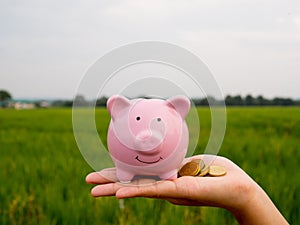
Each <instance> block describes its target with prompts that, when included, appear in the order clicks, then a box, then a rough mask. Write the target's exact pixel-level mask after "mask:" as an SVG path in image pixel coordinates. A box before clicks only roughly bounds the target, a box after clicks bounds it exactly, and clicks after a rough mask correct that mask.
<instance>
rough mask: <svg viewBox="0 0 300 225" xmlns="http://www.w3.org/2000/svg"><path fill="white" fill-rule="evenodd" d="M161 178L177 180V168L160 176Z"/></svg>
mask: <svg viewBox="0 0 300 225" xmlns="http://www.w3.org/2000/svg"><path fill="white" fill-rule="evenodd" d="M159 178H160V179H162V180H175V179H177V170H176V169H175V170H172V171H169V172H167V173H164V174H162V175H160V176H159Z"/></svg>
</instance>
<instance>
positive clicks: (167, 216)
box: [0, 107, 300, 225]
mask: <svg viewBox="0 0 300 225" xmlns="http://www.w3.org/2000/svg"><path fill="white" fill-rule="evenodd" d="M198 111H199V115H200V118H201V135H202V136H203V138H201V140H200V142H199V146H198V150H197V151H198V152H200V153H201V151H202V149H204V148H205V144H206V141H207V137H206V135H208V134H209V122H208V121H209V110H208V109H207V108H199V110H198ZM96 116H97V121H99V122H98V123H101V124H104V127H105V126H107V123H108V120H109V116H108V114H107V112H106V110H105V109H98V110H97V113H96ZM227 117H228V121H227V130H226V135H225V139H224V142H223V145H222V148H221V151H220V152H219V155H223V156H226V157H228V158H230V159H231V160H232V161H234V162H235V163H236V164H238V165H239V166H240V167H242V168H243V169H244V170H245V171H246V172H247V173H248V174H249V175H250V176H251V177H252V178H253V179H254V180H256V181H257V182H258V183H259V184H260V185H261V186H262V187H263V188H264V189H265V190H266V192H267V193H268V194H269V195H270V197H271V199H272V200H273V201H274V203H275V204H276V206H277V207H278V208H279V210H280V211H281V212H282V213H283V215H284V216H285V217H286V219H287V220H288V221H289V222H290V223H291V224H296V223H298V222H299V221H300V207H299V204H300V196H299V195H300V174H299V171H298V170H299V162H300V152H299V150H300V108H296V107H291V108H288V107H287V108H280V107H278V108H277V107H276V108H275V107H274V108H272V107H270V108H246V107H245V108H228V109H227ZM203 121H204V122H203ZM205 121H207V122H205ZM99 133H100V135H101V136H103V137H105V130H104V131H102V132H99ZM0 160H1V161H0V162H1V163H0V182H1V185H0V224H2V225H6V224H16V225H17V224H32V225H34V224H45V225H48V224H49V225H50V224H51V225H55V224H73V225H76V224H89V225H92V224H99V225H100V224H101V225H102V224H126V225H127V224H135V225H136V224H147V225H149V224H150V225H152V224H153V225H164V224H170V225H171V224H172V225H173V224H178V225H180V224H185V225H189V224H193V225H195V224H234V218H233V217H232V216H231V214H230V213H229V212H227V211H226V210H223V209H216V208H210V207H184V206H174V205H172V204H170V203H168V202H165V201H163V200H153V199H143V198H138V199H125V202H124V204H125V207H124V208H122V207H121V208H120V206H119V202H118V200H117V199H115V198H114V197H105V198H98V199H94V198H92V197H91V196H90V194H89V192H90V189H91V186H90V185H87V184H86V183H85V176H86V174H88V173H89V172H91V171H92V169H91V168H90V166H89V165H88V164H87V163H86V162H85V160H84V159H83V157H82V156H81V154H80V151H79V150H78V148H77V145H76V142H75V139H74V136H73V130H72V112H71V109H36V110H28V111H15V110H3V109H2V110H0Z"/></svg>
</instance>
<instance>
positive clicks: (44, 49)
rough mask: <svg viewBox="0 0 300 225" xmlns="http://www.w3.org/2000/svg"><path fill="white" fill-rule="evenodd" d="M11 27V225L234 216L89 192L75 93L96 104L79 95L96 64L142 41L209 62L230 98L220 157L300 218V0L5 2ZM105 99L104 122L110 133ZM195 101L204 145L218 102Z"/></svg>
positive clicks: (6, 131) (5, 48)
mask: <svg viewBox="0 0 300 225" xmlns="http://www.w3.org/2000/svg"><path fill="white" fill-rule="evenodd" d="M0 28H1V29H0V162H1V163H0V182H1V185H0V202H1V203H0V224H71V223H72V224H145V223H146V224H197V223H198V224H234V223H235V222H234V218H233V217H232V216H231V215H230V214H229V213H228V212H227V211H225V210H222V209H215V208H209V207H201V208H199V207H183V206H181V207H179V206H173V205H171V204H169V203H167V202H164V201H159V200H150V199H130V200H125V203H124V205H123V203H122V204H119V202H118V201H117V200H116V199H115V198H113V197H111V198H101V199H93V198H92V197H91V196H90V194H89V191H90V188H91V187H90V186H89V185H86V184H85V181H84V178H85V176H86V174H87V173H89V172H91V171H92V169H91V167H90V166H89V165H88V164H87V163H86V162H85V160H84V159H83V157H82V156H81V154H80V151H79V150H78V147H77V145H76V142H75V139H74V135H73V130H72V111H71V106H72V103H73V98H74V99H75V100H76V101H79V102H82V106H87V105H89V100H87V99H85V96H80V95H77V93H76V91H77V88H78V85H79V83H80V81H81V79H82V78H83V76H84V74H85V73H86V71H87V70H88V68H89V67H90V66H91V65H92V64H93V63H94V62H95V61H96V60H97V59H99V57H101V56H103V55H104V54H105V53H107V52H109V51H110V50H112V49H114V48H117V47H119V46H122V45H125V44H128V43H131V42H136V41H142V40H158V41H164V42H169V43H172V44H176V45H179V46H181V47H183V48H186V49H188V50H190V51H191V52H193V53H194V54H196V55H197V56H199V58H200V59H201V60H202V61H203V62H204V63H206V64H207V65H208V67H209V69H210V70H211V71H212V73H213V75H214V77H215V79H216V81H217V83H218V84H219V86H220V89H221V90H222V92H223V94H224V99H225V102H226V104H227V119H228V120H227V131H226V135H225V139H224V142H223V145H222V147H221V150H220V152H219V154H220V155H223V156H226V157H228V158H230V159H231V160H233V161H234V162H235V163H237V164H238V165H239V166H241V167H242V168H243V169H244V170H245V171H246V172H247V173H249V174H250V176H251V177H253V179H254V180H256V181H257V182H258V183H259V184H260V185H261V186H262V187H263V188H264V189H265V190H266V192H267V193H268V194H269V195H270V197H271V199H272V200H273V201H274V203H275V204H276V206H277V207H278V208H279V209H280V210H281V212H282V213H283V215H284V216H285V217H286V218H287V220H288V221H289V222H290V223H297V222H298V221H299V219H300V209H299V207H298V206H299V203H300V196H299V193H300V192H299V191H300V179H299V178H300V177H299V175H298V173H296V172H295V171H297V169H298V164H299V160H300V154H299V151H298V150H299V144H300V142H299V136H300V107H299V104H300V103H299V99H300V91H299V84H300V67H299V61H300V2H299V1H297V0H288V1H284V0H275V1H270V0H260V1H257V0H252V1H249V0H229V1H225V0H212V1H208V0H204V1H196V0H191V1H179V0H175V1H167V0H163V1H156V0H155V1H144V0H124V1H106V0H104V1H93V0H91V1H80V0H79V1H67V0H63V1H36V0H28V1H7V0H2V1H0ZM109 94H110V93H107V95H109ZM76 95H77V96H76ZM102 97H103V98H99V99H98V101H97V109H96V118H97V123H98V124H101V126H99V127H98V132H99V136H100V137H101V138H102V139H105V138H106V130H107V126H108V123H109V119H110V118H109V115H108V113H107V111H106V110H105V108H103V106H105V103H106V99H107V98H106V97H108V96H102ZM215 100H216V101H217V100H218V99H215ZM194 103H195V105H196V106H197V107H198V108H197V112H198V113H199V117H200V118H201V119H202V121H206V122H203V123H201V135H203V136H202V137H203V138H201V139H199V143H198V145H197V150H196V153H202V152H203V150H204V149H205V146H206V143H207V140H208V137H209V133H210V122H209V121H210V110H209V108H208V107H207V105H208V104H207V99H205V98H202V96H200V95H199V96H197V95H196V94H195V96H194ZM191 135H192V134H191ZM153 214H154V215H155V216H153Z"/></svg>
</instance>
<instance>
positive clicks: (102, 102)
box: [65, 95, 300, 107]
mask: <svg viewBox="0 0 300 225" xmlns="http://www.w3.org/2000/svg"><path fill="white" fill-rule="evenodd" d="M107 99H108V97H106V96H102V97H101V98H99V99H97V100H96V107H106V102H107ZM74 101H75V102H76V105H77V106H90V105H91V102H89V101H87V100H85V98H84V97H83V96H81V95H80V96H76V97H75V99H74ZM192 102H193V104H194V105H195V106H208V105H221V104H222V102H221V101H219V100H217V99H215V98H214V97H210V96H208V97H206V98H192ZM72 104H73V102H72V101H69V102H68V101H67V102H66V105H65V106H72ZM225 104H226V106H295V105H300V100H293V99H291V98H280V97H275V98H273V99H267V98H264V97H263V96H262V95H259V96H257V97H253V96H252V95H246V96H245V97H242V96H241V95H235V96H231V95H227V96H226V97H225Z"/></svg>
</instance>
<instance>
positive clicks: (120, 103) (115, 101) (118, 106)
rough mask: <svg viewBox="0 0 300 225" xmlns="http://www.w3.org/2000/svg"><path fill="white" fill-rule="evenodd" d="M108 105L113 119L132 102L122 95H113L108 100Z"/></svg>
mask: <svg viewBox="0 0 300 225" xmlns="http://www.w3.org/2000/svg"><path fill="white" fill-rule="evenodd" d="M106 105H107V110H108V112H109V113H110V115H111V117H112V119H115V117H116V116H117V114H118V113H119V112H120V111H121V110H123V109H125V108H127V107H129V106H130V102H129V100H128V99H127V98H125V97H123V96H121V95H113V96H111V97H110V98H109V99H108V100H107V104H106Z"/></svg>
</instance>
